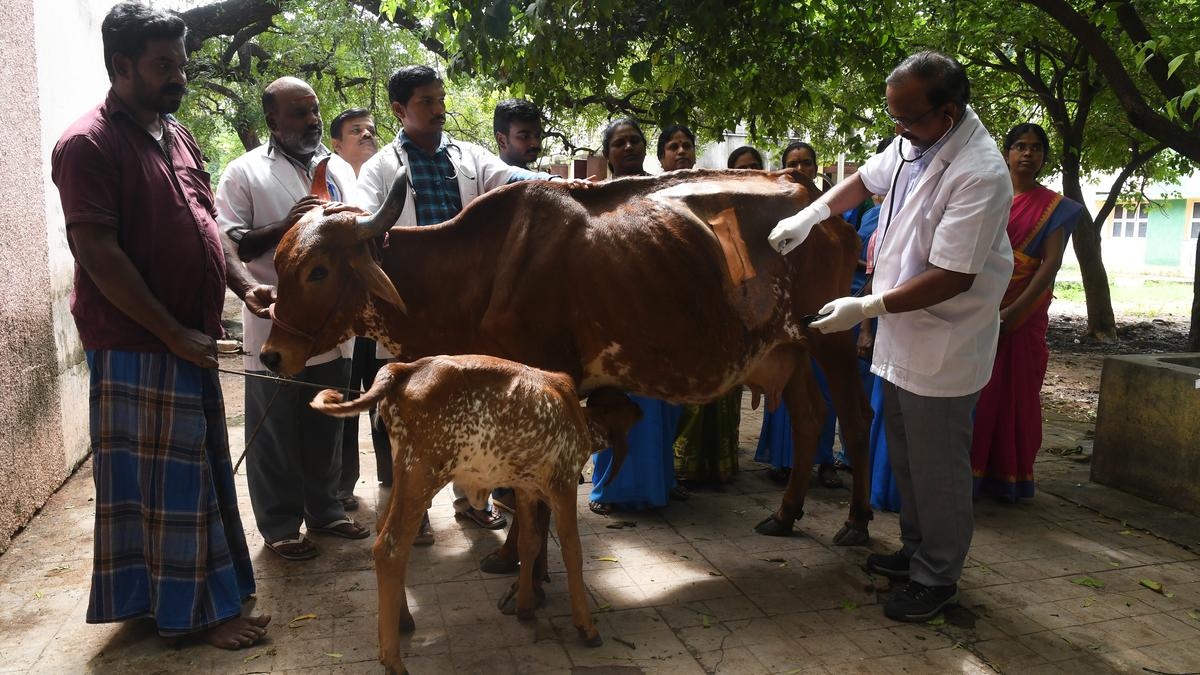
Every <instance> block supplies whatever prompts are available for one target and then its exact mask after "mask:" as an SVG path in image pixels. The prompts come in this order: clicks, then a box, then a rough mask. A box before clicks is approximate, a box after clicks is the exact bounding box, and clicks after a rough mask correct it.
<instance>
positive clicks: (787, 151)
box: [779, 141, 817, 166]
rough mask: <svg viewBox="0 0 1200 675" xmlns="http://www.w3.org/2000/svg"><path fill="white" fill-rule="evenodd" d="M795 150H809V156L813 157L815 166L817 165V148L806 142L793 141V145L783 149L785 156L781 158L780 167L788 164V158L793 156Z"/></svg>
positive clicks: (790, 144) (789, 144)
mask: <svg viewBox="0 0 1200 675" xmlns="http://www.w3.org/2000/svg"><path fill="white" fill-rule="evenodd" d="M793 150H807V151H808V154H810V155H812V161H813V164H816V163H817V149H816V148H814V147H813V146H811V145H809V144H808V143H805V142H804V141H792V142H791V143H788V144H787V147H786V148H784V149H783V154H782V155H780V156H779V166H785V165H786V164H787V156H788V155H789V154H791V153H792V151H793Z"/></svg>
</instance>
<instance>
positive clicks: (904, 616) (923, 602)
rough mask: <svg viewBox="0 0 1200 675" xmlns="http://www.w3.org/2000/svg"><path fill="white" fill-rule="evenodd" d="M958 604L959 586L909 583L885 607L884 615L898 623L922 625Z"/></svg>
mask: <svg viewBox="0 0 1200 675" xmlns="http://www.w3.org/2000/svg"><path fill="white" fill-rule="evenodd" d="M957 603H958V584H950V585H949V586H926V585H925V584H922V583H919V582H916V581H909V582H908V583H907V584H905V585H904V586H903V587H902V588H901V589H900V590H898V591H896V593H895V594H894V595H892V598H891V599H890V600H888V601H887V604H886V605H884V606H883V614H884V616H886V617H887V618H889V619H894V620H896V621H908V622H911V623H921V622H924V621H929V620H930V619H932V618H933V617H935V616H937V615H938V613H939V612H941V611H942V609H943V608H944V607H946V605H954V604H957Z"/></svg>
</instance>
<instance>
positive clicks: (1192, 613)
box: [1187, 609, 1200, 621]
mask: <svg viewBox="0 0 1200 675" xmlns="http://www.w3.org/2000/svg"><path fill="white" fill-rule="evenodd" d="M1187 615H1188V618H1189V619H1191V620H1192V621H1200V609H1189V610H1188V611H1187Z"/></svg>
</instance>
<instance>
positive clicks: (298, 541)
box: [266, 534, 320, 560]
mask: <svg viewBox="0 0 1200 675" xmlns="http://www.w3.org/2000/svg"><path fill="white" fill-rule="evenodd" d="M266 546H267V548H269V549H271V550H272V551H274V552H275V553H276V554H278V555H279V557H281V558H283V559H284V560H310V559H312V558H315V557H317V554H318V553H320V551H319V550H318V549H317V545H316V544H314V543H312V542H311V541H309V540H308V538H307V537H305V536H304V535H303V534H297V535H296V536H295V537H292V538H290V539H280V540H278V541H270V542H267V543H266Z"/></svg>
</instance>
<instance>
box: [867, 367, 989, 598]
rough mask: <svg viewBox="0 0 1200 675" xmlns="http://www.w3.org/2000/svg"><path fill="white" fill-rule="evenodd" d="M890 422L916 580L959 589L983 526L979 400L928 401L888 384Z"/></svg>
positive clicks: (903, 532)
mask: <svg viewBox="0 0 1200 675" xmlns="http://www.w3.org/2000/svg"><path fill="white" fill-rule="evenodd" d="M883 387H884V388H883V420H884V430H885V434H886V435H887V444H888V455H889V456H890V458H891V462H892V473H893V474H894V475H895V477H896V487H897V488H898V489H899V491H900V541H901V542H902V543H903V551H904V554H905V555H907V556H908V557H909V558H910V559H911V560H912V564H911V566H910V568H909V578H911V579H912V580H913V581H916V582H918V583H922V584H925V585H926V586H945V585H949V584H954V583H958V579H959V577H960V576H962V568H963V563H964V562H965V561H966V559H967V550H968V549H970V547H971V535H972V533H973V531H974V527H975V514H974V505H973V503H972V494H971V492H972V482H973V478H972V477H971V432H972V428H973V423H972V420H971V411H972V410H974V408H975V401H976V400H977V399H978V398H979V393H978V392H976V393H974V394H969V395H967V396H956V397H950V398H941V397H933V396H920V395H918V394H914V393H912V392H911V391H906V390H904V389H901V388H899V387H897V386H896V385H894V384H892V383H891V382H887V381H885V382H884V383H883Z"/></svg>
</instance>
